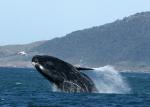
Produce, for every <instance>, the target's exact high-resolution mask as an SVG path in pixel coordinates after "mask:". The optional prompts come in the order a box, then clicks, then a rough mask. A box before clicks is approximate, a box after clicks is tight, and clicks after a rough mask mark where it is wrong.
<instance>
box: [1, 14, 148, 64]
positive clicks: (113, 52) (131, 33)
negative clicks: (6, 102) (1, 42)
mask: <svg viewBox="0 0 150 107" xmlns="http://www.w3.org/2000/svg"><path fill="white" fill-rule="evenodd" d="M28 46H30V48H27V47H28ZM28 46H27V47H26V45H25V48H24V50H26V51H27V53H28V54H29V56H26V58H25V57H23V59H20V60H21V61H25V62H26V61H29V60H30V59H31V57H32V56H33V55H35V54H48V55H53V56H56V57H59V58H62V59H64V60H66V61H69V62H71V63H73V64H81V65H86V66H92V67H93V66H94V67H96V66H103V65H116V66H123V67H127V66H128V67H137V66H138V67H139V66H140V67H145V66H149V65H150V49H149V47H150V12H143V13H137V14H135V15H132V16H129V17H126V18H124V19H122V20H117V21H115V22H113V23H109V24H105V25H102V26H97V27H93V28H89V29H84V30H80V31H75V32H72V33H70V34H68V35H66V36H64V37H62V38H55V39H52V40H49V41H45V42H42V43H41V44H38V45H36V46H32V47H31V45H28ZM2 48H3V49H2V50H0V53H1V54H0V57H1V59H0V60H1V61H2V60H4V59H5V61H6V62H7V61H8V60H10V59H12V62H13V61H16V60H17V59H18V57H17V59H16V57H14V55H13V54H11V55H7V52H6V50H5V51H4V49H5V48H4V47H2ZM13 48H14V47H13ZM21 48H22V47H21ZM11 49H12V48H10V49H8V50H7V51H10V50H11ZM17 50H18V49H17ZM10 52H12V51H10ZM4 56H5V57H4ZM21 57H22V56H21Z"/></svg>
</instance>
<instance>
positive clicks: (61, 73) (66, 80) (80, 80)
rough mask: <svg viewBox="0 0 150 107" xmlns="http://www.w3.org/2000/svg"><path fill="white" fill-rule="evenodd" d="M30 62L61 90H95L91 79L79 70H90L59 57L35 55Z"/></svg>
mask: <svg viewBox="0 0 150 107" xmlns="http://www.w3.org/2000/svg"><path fill="white" fill-rule="evenodd" d="M32 64H33V65H34V66H35V68H36V69H37V71H39V72H40V73H41V74H42V75H43V76H44V77H45V78H46V79H48V80H49V81H50V82H51V83H52V84H55V86H56V87H57V88H58V89H59V90H60V91H62V92H68V93H70V92H89V93H91V92H97V89H96V87H95V85H94V83H93V81H92V80H91V79H90V78H89V77H88V76H87V75H86V74H84V73H83V72H80V70H92V69H91V68H81V67H76V66H73V65H71V64H69V63H67V62H65V61H63V60H61V59H58V58H56V57H53V56H47V55H36V56H34V57H33V58H32Z"/></svg>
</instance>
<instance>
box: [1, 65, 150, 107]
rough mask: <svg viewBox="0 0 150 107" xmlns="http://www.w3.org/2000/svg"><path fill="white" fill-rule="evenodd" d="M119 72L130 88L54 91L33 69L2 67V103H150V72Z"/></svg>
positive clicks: (91, 106)
mask: <svg viewBox="0 0 150 107" xmlns="http://www.w3.org/2000/svg"><path fill="white" fill-rule="evenodd" d="M120 75H121V76H122V77H123V78H124V79H125V82H126V84H128V85H129V87H130V89H131V90H130V92H128V93H115V92H114V93H113V92H112V93H105V92H101V93H91V94H90V93H71V94H68V93H61V92H52V87H51V85H50V83H49V82H48V81H47V80H46V79H45V78H43V77H42V76H41V75H40V74H39V73H38V72H37V71H36V70H34V69H23V68H22V69H21V68H20V69H18V68H0V107H150V73H121V74H120ZM118 82H119V81H118ZM102 88H103V87H102ZM107 88H109V87H107Z"/></svg>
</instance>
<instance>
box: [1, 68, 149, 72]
mask: <svg viewBox="0 0 150 107" xmlns="http://www.w3.org/2000/svg"><path fill="white" fill-rule="evenodd" d="M0 68H6V69H7V68H12V69H14V68H16V69H35V68H34V67H33V66H30V67H29V66H28V67H23V66H0ZM114 68H115V69H116V70H117V71H119V72H129V73H132V72H137V73H150V67H141V68H139V67H117V66H114Z"/></svg>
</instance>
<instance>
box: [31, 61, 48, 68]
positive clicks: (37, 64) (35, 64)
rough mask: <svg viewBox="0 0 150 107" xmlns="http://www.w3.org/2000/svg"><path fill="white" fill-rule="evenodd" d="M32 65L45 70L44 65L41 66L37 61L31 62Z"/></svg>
mask: <svg viewBox="0 0 150 107" xmlns="http://www.w3.org/2000/svg"><path fill="white" fill-rule="evenodd" d="M32 65H34V66H39V68H40V69H41V70H45V69H44V67H43V66H42V65H41V64H39V63H36V62H32Z"/></svg>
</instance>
